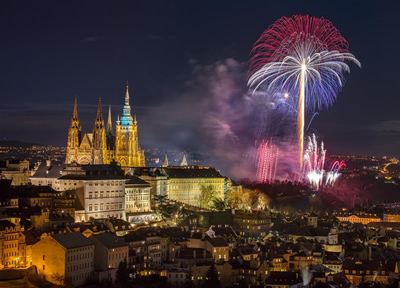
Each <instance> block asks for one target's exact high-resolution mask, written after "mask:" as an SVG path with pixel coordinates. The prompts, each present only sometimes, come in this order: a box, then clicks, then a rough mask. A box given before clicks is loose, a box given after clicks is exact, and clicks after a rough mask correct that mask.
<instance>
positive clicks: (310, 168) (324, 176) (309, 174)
mask: <svg viewBox="0 0 400 288" xmlns="http://www.w3.org/2000/svg"><path fill="white" fill-rule="evenodd" d="M307 142H308V143H307V149H306V150H305V152H304V169H303V175H304V177H305V178H306V179H307V180H308V182H309V183H310V184H311V185H312V186H313V187H315V188H316V189H317V190H319V188H321V186H322V185H325V186H328V185H330V186H333V185H334V184H335V182H336V180H337V179H338V178H339V176H340V175H341V173H340V172H339V171H340V169H341V168H342V167H344V166H346V163H345V162H344V161H340V162H339V161H338V160H336V161H335V162H334V163H333V164H332V166H331V169H330V170H329V171H328V172H326V171H325V170H324V166H325V155H326V149H325V148H324V142H321V145H320V146H318V141H317V137H316V136H315V134H312V136H308V141H307Z"/></svg>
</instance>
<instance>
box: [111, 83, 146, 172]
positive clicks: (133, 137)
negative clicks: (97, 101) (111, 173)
mask: <svg viewBox="0 0 400 288" xmlns="http://www.w3.org/2000/svg"><path fill="white" fill-rule="evenodd" d="M115 159H116V161H117V162H118V163H119V164H120V165H121V166H122V167H143V166H145V159H144V151H143V150H142V149H141V148H140V146H139V141H138V134H137V122H136V117H135V119H133V118H132V115H131V106H130V105H129V87H128V85H126V94H125V105H124V109H123V113H122V116H121V118H119V117H118V120H117V125H116V131H115Z"/></svg>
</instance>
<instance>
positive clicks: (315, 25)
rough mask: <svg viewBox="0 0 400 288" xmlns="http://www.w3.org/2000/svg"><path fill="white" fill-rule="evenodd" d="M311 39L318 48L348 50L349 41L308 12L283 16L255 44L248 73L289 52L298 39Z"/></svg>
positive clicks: (344, 51)
mask: <svg viewBox="0 0 400 288" xmlns="http://www.w3.org/2000/svg"><path fill="white" fill-rule="evenodd" d="M307 39H308V40H310V39H311V40H312V41H311V42H312V43H313V45H314V46H315V47H314V48H315V49H316V50H318V51H322V50H328V51H333V50H335V51H338V52H343V53H347V52H348V43H347V41H346V39H344V37H343V36H342V35H341V34H340V32H339V30H338V29H336V28H335V27H334V26H333V24H332V23H331V22H330V21H329V20H327V19H324V18H318V17H311V16H309V15H293V16H292V17H282V18H280V19H278V20H277V21H276V22H275V23H274V24H272V25H271V26H270V27H269V28H268V29H267V30H265V31H264V33H263V34H262V35H261V37H260V38H259V39H258V40H257V42H256V43H255V44H254V46H253V49H252V50H251V54H253V56H252V57H251V58H250V61H249V76H250V75H252V74H253V73H254V72H255V71H258V70H259V69H260V68H261V67H263V66H264V65H265V64H267V63H269V62H271V61H276V60H278V59H282V58H283V57H285V56H287V55H288V49H287V48H288V47H290V45H291V44H292V43H293V42H295V41H299V40H307Z"/></svg>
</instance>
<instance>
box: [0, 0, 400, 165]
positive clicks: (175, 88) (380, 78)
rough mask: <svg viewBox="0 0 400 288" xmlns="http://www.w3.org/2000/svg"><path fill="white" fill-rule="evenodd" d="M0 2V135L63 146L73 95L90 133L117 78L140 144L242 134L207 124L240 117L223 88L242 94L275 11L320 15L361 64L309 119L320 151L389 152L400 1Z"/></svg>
mask: <svg viewBox="0 0 400 288" xmlns="http://www.w3.org/2000/svg"><path fill="white" fill-rule="evenodd" d="M0 5H1V9H0V27H1V28H0V31H1V32H0V33H1V40H2V41H1V45H0V57H1V62H0V63H1V64H0V71H1V77H0V99H1V102H0V103H1V104H0V123H1V124H0V138H1V139H7V140H22V141H26V142H33V143H40V144H52V145H60V146H66V142H67V131H68V127H69V122H70V119H71V116H72V110H73V102H74V97H75V96H77V97H78V114H79V117H80V120H81V123H82V126H83V127H82V128H83V131H87V132H91V131H92V129H93V125H94V119H95V116H96V107H97V102H98V98H99V97H100V96H101V98H102V103H103V108H104V109H103V113H104V116H106V115H107V107H108V104H111V105H112V113H113V122H114V123H115V120H116V117H117V114H118V113H122V105H123V101H124V95H125V85H126V81H127V80H128V81H129V88H130V96H131V99H130V103H131V107H132V112H133V113H136V114H137V120H138V125H139V142H140V144H141V146H142V147H143V148H161V149H187V148H190V149H192V150H196V149H206V147H211V146H207V145H206V144H204V143H205V142H207V141H209V140H210V138H215V139H214V140H215V141H214V142H213V143H214V144H215V143H217V144H218V143H219V139H218V137H224V136H228V137H232V138H236V137H238V139H240V138H241V137H245V136H244V135H233V134H234V132H232V135H230V134H229V133H230V132H226V131H225V130H224V131H225V132H223V131H222V130H220V129H216V130H215V129H214V128H210V123H220V126H221V127H225V128H226V127H228V126H229V125H230V124H232V123H233V122H230V121H231V119H232V121H234V122H235V123H240V120H241V119H238V117H236V118H235V115H238V114H237V109H238V108H237V107H238V106H239V107H240V101H239V102H238V101H237V100H235V103H234V104H235V107H236V108H235V109H236V110H235V109H230V108H229V107H230V105H231V104H232V103H231V101H230V100H231V98H229V97H230V94H229V93H236V94H238V95H241V94H244V93H245V91H246V76H245V75H246V69H247V68H246V67H247V61H248V59H249V52H250V50H251V47H252V45H253V43H254V42H255V41H256V40H257V39H258V37H259V36H260V35H261V33H262V32H263V31H264V30H265V29H266V28H268V26H269V25H271V24H272V23H273V22H274V21H276V20H277V19H278V18H280V17H282V16H291V15H293V14H310V15H312V16H319V17H321V16H322V17H325V18H327V19H329V20H330V21H331V22H332V23H333V24H334V26H335V27H337V28H338V29H339V30H340V32H341V34H342V35H343V36H344V37H345V38H346V40H347V41H348V42H349V50H350V52H351V53H353V54H354V55H355V56H356V57H357V59H358V60H359V61H360V62H361V64H362V69H359V68H358V67H357V66H356V65H353V64H350V68H351V74H346V75H345V77H346V80H347V82H346V85H345V87H344V89H343V91H342V92H341V93H340V94H339V96H338V101H337V102H336V103H335V104H334V106H333V107H331V108H330V109H329V110H324V111H322V112H321V113H320V115H319V116H317V117H316V118H315V120H314V122H313V124H312V128H313V129H316V130H317V131H318V132H319V133H320V135H322V137H323V139H324V141H325V145H326V147H327V149H328V154H334V153H335V154H336V153H340V154H357V155H375V156H382V155H391V156H397V157H400V150H399V149H397V148H398V147H399V144H400V114H399V112H398V111H399V107H400V97H399V96H398V95H399V92H398V91H397V90H398V89H397V85H398V82H399V73H398V67H400V57H398V56H396V53H398V50H399V47H400V37H398V36H399V33H400V24H399V20H398V18H399V16H398V13H399V11H400V2H399V1H365V0H364V1H349V0H348V1H299V0H297V1H266V0H264V1H165V0H164V1H161V0H160V1H107V2H102V1H2V2H1V3H0ZM219 80H221V82H220V81H219ZM224 93H225V94H224ZM220 95H222V96H221V97H219V96H220ZM224 95H225V96H224ZM224 101H226V102H224ZM224 103H226V106H225V105H224ZM215 105H217V106H218V107H214V106H215ZM210 107H213V108H212V109H211V110H212V111H211V110H210ZM239 110H240V109H239ZM209 111H211V112H210V113H211V114H213V116H212V117H214V118H211V119H209V117H210V115H211V114H208V112H209ZM222 112H223V113H222ZM231 112H232V113H234V114H235V115H233V114H232V113H231ZM230 113H231V114H230ZM218 117H224V119H220V118H218ZM106 120H107V119H106ZM242 122H243V121H242ZM245 124H246V123H241V125H243V127H245ZM213 129H214V130H213ZM228 130H229V129H228ZM205 131H206V132H205ZM221 131H222V134H223V135H222V136H221ZM214 132H215V133H214ZM224 133H225V134H224ZM206 138H207V139H206Z"/></svg>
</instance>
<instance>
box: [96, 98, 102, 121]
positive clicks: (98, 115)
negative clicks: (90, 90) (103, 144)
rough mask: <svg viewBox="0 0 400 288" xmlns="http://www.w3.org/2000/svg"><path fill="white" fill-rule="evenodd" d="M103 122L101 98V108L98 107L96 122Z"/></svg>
mask: <svg viewBox="0 0 400 288" xmlns="http://www.w3.org/2000/svg"><path fill="white" fill-rule="evenodd" d="M97 121H103V113H102V112H101V97H99V106H98V107H97V116H96V122H97Z"/></svg>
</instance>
